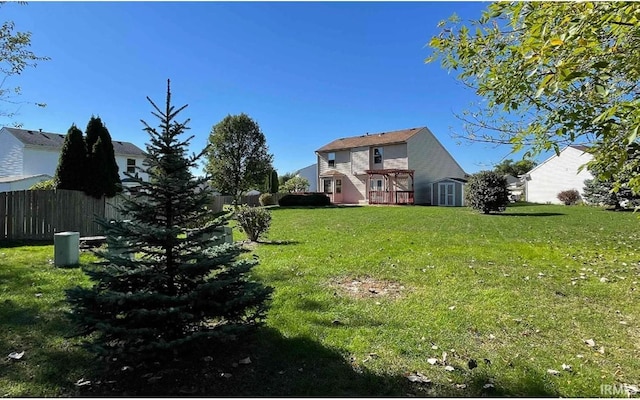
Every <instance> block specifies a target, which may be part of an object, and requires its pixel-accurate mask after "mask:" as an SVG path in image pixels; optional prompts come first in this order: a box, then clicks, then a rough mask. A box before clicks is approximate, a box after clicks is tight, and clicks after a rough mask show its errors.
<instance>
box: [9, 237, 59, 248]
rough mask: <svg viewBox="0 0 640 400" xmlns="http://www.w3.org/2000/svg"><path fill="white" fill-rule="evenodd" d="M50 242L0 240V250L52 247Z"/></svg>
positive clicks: (51, 241)
mask: <svg viewBox="0 0 640 400" xmlns="http://www.w3.org/2000/svg"><path fill="white" fill-rule="evenodd" d="M52 245H53V239H51V240H0V249H11V248H14V247H23V246H52Z"/></svg>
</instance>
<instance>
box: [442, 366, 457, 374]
mask: <svg viewBox="0 0 640 400" xmlns="http://www.w3.org/2000/svg"><path fill="white" fill-rule="evenodd" d="M444 370H445V371H449V372H452V371H454V370H455V368H453V367H452V366H451V365H447V366H446V367H444Z"/></svg>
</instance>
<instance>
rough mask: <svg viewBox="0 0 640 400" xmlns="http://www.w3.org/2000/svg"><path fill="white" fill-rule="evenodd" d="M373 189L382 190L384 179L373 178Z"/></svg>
mask: <svg viewBox="0 0 640 400" xmlns="http://www.w3.org/2000/svg"><path fill="white" fill-rule="evenodd" d="M371 190H377V191H379V192H380V191H382V179H372V180H371Z"/></svg>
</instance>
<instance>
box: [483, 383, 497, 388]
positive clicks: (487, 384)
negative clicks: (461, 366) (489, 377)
mask: <svg viewBox="0 0 640 400" xmlns="http://www.w3.org/2000/svg"><path fill="white" fill-rule="evenodd" d="M482 388H483V389H493V388H495V385H494V384H493V383H485V384H484V385H482Z"/></svg>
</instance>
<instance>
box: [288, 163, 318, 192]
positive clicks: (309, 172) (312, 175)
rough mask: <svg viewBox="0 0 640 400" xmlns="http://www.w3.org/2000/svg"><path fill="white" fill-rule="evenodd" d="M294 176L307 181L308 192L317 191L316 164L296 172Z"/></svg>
mask: <svg viewBox="0 0 640 400" xmlns="http://www.w3.org/2000/svg"><path fill="white" fill-rule="evenodd" d="M293 175H294V176H299V177H301V178H305V179H306V180H308V181H309V189H307V191H308V192H317V191H318V164H311V165H309V166H308V167H304V168H302V169H299V170H297V171H296V172H294V173H293Z"/></svg>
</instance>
